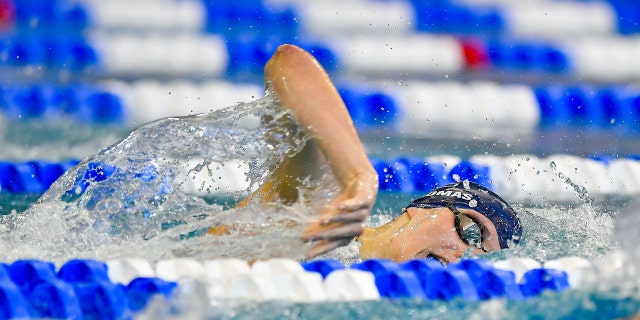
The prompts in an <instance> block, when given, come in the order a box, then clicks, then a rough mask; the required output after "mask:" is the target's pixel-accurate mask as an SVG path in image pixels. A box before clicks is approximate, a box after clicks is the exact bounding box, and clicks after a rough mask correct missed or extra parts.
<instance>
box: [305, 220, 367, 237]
mask: <svg viewBox="0 0 640 320" xmlns="http://www.w3.org/2000/svg"><path fill="white" fill-rule="evenodd" d="M363 231H364V223H349V224H341V225H340V224H338V225H335V226H329V227H326V228H322V229H321V230H319V231H315V232H312V233H310V234H305V235H303V236H302V240H304V241H319V240H338V239H348V240H349V241H351V239H352V238H354V237H356V236H359V235H361V234H362V232H363Z"/></svg>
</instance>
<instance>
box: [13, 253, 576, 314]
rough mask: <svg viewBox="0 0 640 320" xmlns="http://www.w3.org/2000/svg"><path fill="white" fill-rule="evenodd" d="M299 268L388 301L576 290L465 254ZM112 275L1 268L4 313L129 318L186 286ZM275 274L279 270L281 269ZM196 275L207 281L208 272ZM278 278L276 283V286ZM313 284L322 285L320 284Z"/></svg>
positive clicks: (99, 265) (89, 266) (550, 275)
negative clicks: (370, 284) (365, 285)
mask: <svg viewBox="0 0 640 320" xmlns="http://www.w3.org/2000/svg"><path fill="white" fill-rule="evenodd" d="M213 261H215V260H213ZM265 262H267V263H268V262H269V260H267V261H265ZM291 262H292V263H295V262H293V260H291ZM196 263H197V262H196ZM280 263H281V262H280ZM302 267H303V268H304V269H305V270H306V272H312V273H315V272H319V273H323V276H324V277H323V278H326V276H327V275H329V274H331V273H333V272H341V271H344V270H360V271H364V272H367V273H371V274H373V276H374V278H375V287H376V288H377V290H378V291H379V294H380V297H382V298H387V299H420V300H445V301H450V300H454V299H462V300H468V301H475V300H488V299H509V300H523V299H527V298H531V297H534V296H538V295H540V294H542V293H544V292H559V291H564V290H569V289H571V287H570V286H569V285H568V281H567V273H566V272H564V271H562V270H556V269H544V268H538V269H531V270H529V271H527V272H526V273H525V275H524V277H523V279H522V281H521V282H520V283H516V282H515V280H514V279H515V277H514V274H513V272H511V271H509V270H502V269H496V268H495V267H494V266H493V263H492V262H490V261H488V260H483V259H465V260H462V261H460V262H458V263H454V264H449V265H443V264H441V263H440V262H438V261H437V260H434V259H415V260H411V261H407V262H403V263H395V262H392V261H390V260H384V259H372V260H365V261H362V262H359V263H354V264H352V265H350V266H347V265H344V264H342V263H341V262H340V261H337V260H315V261H310V262H304V263H302ZM109 272H110V270H109V267H108V264H107V263H104V262H101V261H97V260H87V259H74V260H69V261H67V262H65V263H64V264H62V266H61V267H60V268H59V269H58V270H56V267H55V265H54V264H53V263H51V262H48V261H41V260H18V261H14V262H13V263H11V264H9V265H5V264H3V265H0V314H2V315H3V318H7V319H13V318H24V317H53V318H87V317H90V318H96V319H115V318H129V317H132V316H134V315H135V314H136V313H137V312H140V311H142V310H144V309H145V307H146V306H147V305H148V303H149V301H150V299H151V298H152V297H154V296H161V297H163V298H164V299H166V300H167V301H170V300H171V299H173V298H174V296H173V294H174V292H175V291H176V288H178V287H179V286H180V285H181V280H178V281H167V280H164V279H162V278H160V277H139V278H134V279H133V280H131V281H130V282H128V283H115V282H113V281H112V280H111V279H110V277H109V276H110V273H109ZM113 272H117V271H116V270H114V271H113ZM247 272H249V273H251V272H257V274H256V275H258V274H260V273H261V272H264V271H251V270H249V269H248V270H247ZM277 272H279V273H282V270H279V271H277ZM115 276H116V277H117V275H115ZM165 276H166V275H165ZM185 276H187V275H185ZM237 276H243V275H241V274H237V275H232V276H231V278H233V277H237ZM245 276H246V275H245ZM267 276H268V275H267ZM193 277H195V278H196V279H197V278H200V277H205V278H206V277H207V275H206V274H199V275H193ZM203 279H204V278H203ZM274 279H275V278H274ZM230 280H231V279H227V280H225V281H230ZM274 281H275V280H274ZM276 282H277V281H276ZM276 282H274V283H272V285H274V286H277V283H276ZM204 283H206V281H205V282H204ZM211 285H213V283H212V284H211ZM309 289H310V290H325V289H324V288H323V285H322V283H316V287H315V288H309ZM345 289H346V288H345ZM229 294H230V295H231V296H232V295H233V293H231V292H230V293H229ZM222 297H224V294H223V296H222Z"/></svg>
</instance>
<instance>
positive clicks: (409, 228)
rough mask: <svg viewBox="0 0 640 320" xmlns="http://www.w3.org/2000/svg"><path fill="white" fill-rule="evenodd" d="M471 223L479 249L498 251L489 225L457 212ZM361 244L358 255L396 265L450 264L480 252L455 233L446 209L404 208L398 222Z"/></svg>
mask: <svg viewBox="0 0 640 320" xmlns="http://www.w3.org/2000/svg"><path fill="white" fill-rule="evenodd" d="M458 210H459V211H460V213H463V214H465V215H467V216H468V217H470V218H471V219H473V221H474V222H476V224H478V226H479V227H480V228H481V231H482V248H484V250H486V251H494V250H500V243H499V242H498V233H497V231H496V228H495V226H494V225H493V223H492V222H491V221H490V220H489V219H487V218H486V217H485V216H484V215H482V214H480V213H479V212H477V211H474V210H470V209H458ZM370 240H371V242H368V241H367V239H364V240H362V241H361V242H362V243H363V245H362V247H361V250H360V251H361V255H362V256H363V258H364V259H368V258H374V257H376V258H387V259H392V260H394V261H396V262H401V261H407V260H412V259H417V258H425V257H434V258H437V259H439V260H441V261H443V262H447V263H448V262H454V261H458V260H460V258H461V257H462V256H463V255H464V254H465V252H467V251H468V252H469V253H471V254H482V253H484V251H483V250H482V249H480V248H478V247H477V246H475V245H469V244H467V243H465V241H463V239H461V238H460V236H459V234H458V232H457V231H456V225H455V216H454V213H453V212H452V211H451V210H449V209H448V208H446V207H444V208H433V209H422V208H415V207H412V208H408V209H407V212H405V213H404V214H403V216H401V217H400V218H398V219H396V220H394V221H392V222H391V223H390V226H389V228H386V229H383V230H382V231H381V232H380V233H378V234H377V235H376V236H375V237H372V238H370Z"/></svg>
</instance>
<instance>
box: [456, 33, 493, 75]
mask: <svg viewBox="0 0 640 320" xmlns="http://www.w3.org/2000/svg"><path fill="white" fill-rule="evenodd" d="M460 43H461V45H462V54H463V56H464V60H465V62H466V66H467V68H468V69H480V68H483V67H485V66H487V65H488V64H489V54H488V52H487V48H486V46H485V45H484V44H483V43H481V42H480V41H476V40H469V39H465V40H460Z"/></svg>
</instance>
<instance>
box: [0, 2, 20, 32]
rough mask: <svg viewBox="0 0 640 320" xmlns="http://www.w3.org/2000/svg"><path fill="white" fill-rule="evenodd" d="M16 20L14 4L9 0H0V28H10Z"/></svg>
mask: <svg viewBox="0 0 640 320" xmlns="http://www.w3.org/2000/svg"><path fill="white" fill-rule="evenodd" d="M15 20H16V6H15V5H14V3H13V1H11V0H0V29H2V30H6V29H11V28H12V27H13V25H14V23H15Z"/></svg>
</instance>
